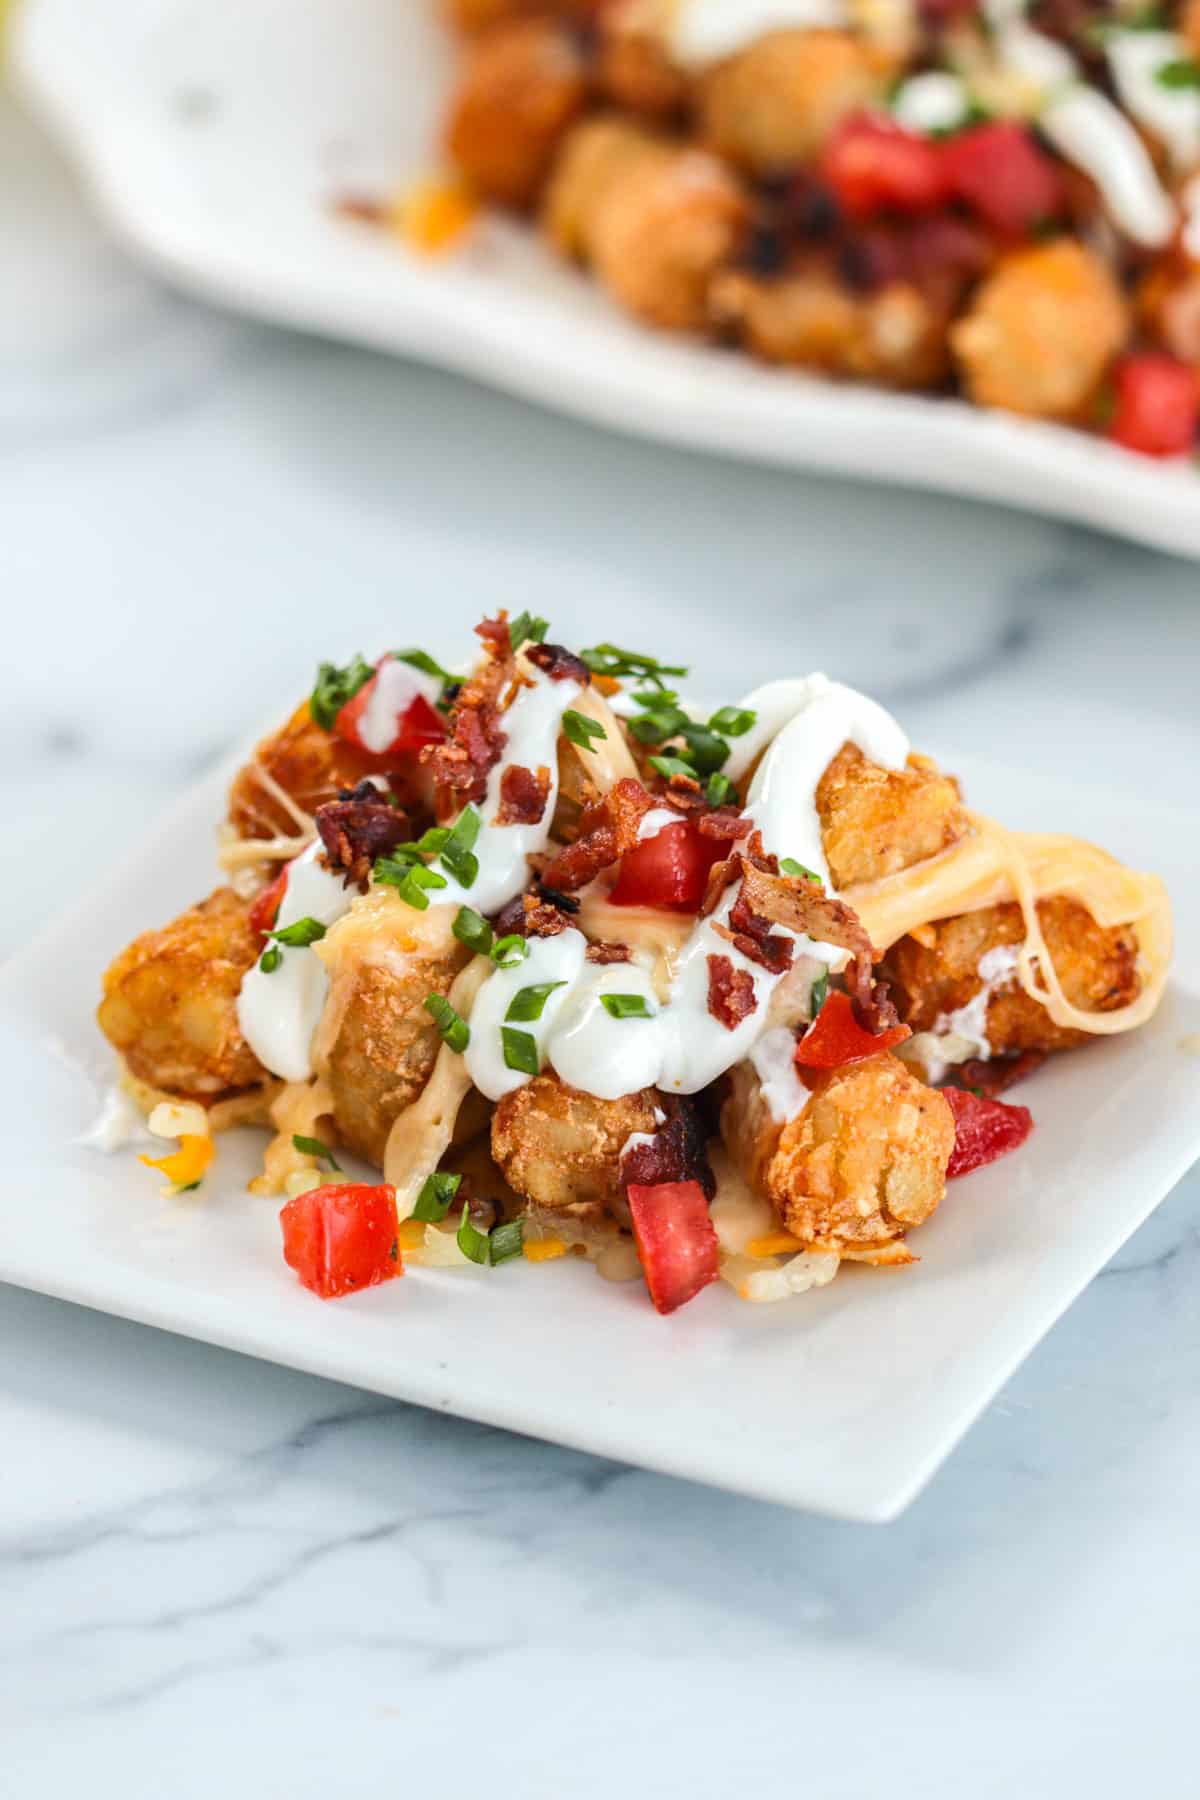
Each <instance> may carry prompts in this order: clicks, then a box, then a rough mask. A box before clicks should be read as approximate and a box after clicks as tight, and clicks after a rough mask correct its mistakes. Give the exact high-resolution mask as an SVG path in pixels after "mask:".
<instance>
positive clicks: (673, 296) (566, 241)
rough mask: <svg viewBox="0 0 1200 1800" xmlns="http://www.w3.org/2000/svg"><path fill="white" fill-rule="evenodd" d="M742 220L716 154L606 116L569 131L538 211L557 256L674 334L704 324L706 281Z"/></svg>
mask: <svg viewBox="0 0 1200 1800" xmlns="http://www.w3.org/2000/svg"><path fill="white" fill-rule="evenodd" d="M746 217H747V210H746V202H745V198H744V196H743V194H742V192H741V189H740V188H739V186H738V184H737V182H736V181H735V180H734V178H733V177H732V176H731V175H730V173H729V172H728V171H727V170H726V169H725V168H724V167H723V166H722V165H721V164H720V163H719V162H718V161H717V160H716V158H715V157H712V156H709V155H707V154H706V153H705V152H704V151H703V150H697V149H689V148H680V147H679V146H677V145H674V144H671V143H668V142H666V141H665V140H663V139H660V138H656V137H653V136H651V135H650V134H649V133H648V132H646V131H643V130H641V129H640V128H639V127H637V126H634V125H629V124H626V123H624V122H622V121H621V120H618V119H610V118H596V119H588V120H585V121H584V122H583V123H582V124H579V125H576V126H575V127H574V128H573V129H572V130H571V131H570V132H569V133H568V135H567V138H566V141H565V143H564V146H563V150H562V153H561V154H560V156H559V159H558V162H557V164H556V165H555V169H554V174H553V176H552V178H551V180H550V184H549V186H548V188H547V191H546V199H545V205H544V209H543V222H544V224H545V228H546V231H547V232H548V234H549V236H550V237H551V238H552V239H553V241H554V243H555V244H556V245H557V247H558V248H559V249H560V250H561V251H563V252H564V253H565V254H566V255H568V256H578V257H581V258H582V259H583V260H584V261H585V262H589V263H591V264H592V266H593V267H594V269H595V271H596V274H597V275H598V276H599V278H600V280H601V281H602V282H603V283H604V284H605V286H606V287H607V288H608V289H609V291H610V293H611V294H612V295H613V297H614V298H615V299H617V300H619V301H620V302H621V304H622V305H623V306H626V307H627V308H628V309H629V311H630V312H632V313H635V314H636V315H637V316H638V317H639V318H642V319H645V320H647V321H648V322H649V323H651V324H654V325H662V326H666V327H668V328H671V329H675V330H680V331H690V330H699V329H701V328H702V327H703V326H704V325H705V324H706V323H707V319H708V290H709V285H710V283H711V281H712V278H713V276H714V274H715V273H716V271H717V270H718V269H719V268H721V267H722V266H723V265H724V264H725V263H727V262H728V261H729V259H730V258H731V256H732V255H733V253H734V251H735V249H736V247H737V244H738V242H739V240H740V238H741V235H742V232H743V229H744V227H745V223H746Z"/></svg>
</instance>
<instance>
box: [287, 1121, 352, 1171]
mask: <svg viewBox="0 0 1200 1800" xmlns="http://www.w3.org/2000/svg"><path fill="white" fill-rule="evenodd" d="M292 1144H293V1147H294V1148H295V1149H297V1150H299V1151H300V1153H301V1155H302V1156H315V1157H316V1158H317V1160H318V1161H319V1162H327V1163H328V1164H329V1167H330V1168H331V1169H332V1170H333V1171H334V1173H335V1174H337V1175H340V1174H341V1172H342V1171H341V1169H340V1168H339V1167H338V1160H337V1157H336V1156H335V1155H334V1154H333V1151H332V1150H331V1149H330V1148H329V1145H328V1144H323V1143H322V1142H321V1140H320V1138H313V1137H301V1136H300V1135H299V1133H298V1132H295V1131H293V1133H292Z"/></svg>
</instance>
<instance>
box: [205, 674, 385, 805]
mask: <svg viewBox="0 0 1200 1800" xmlns="http://www.w3.org/2000/svg"><path fill="white" fill-rule="evenodd" d="M371 766H372V764H371V758H369V757H367V756H364V755H363V754H362V752H361V751H359V750H356V749H355V748H354V747H353V745H351V744H347V743H346V742H345V741H344V739H342V738H340V737H336V736H334V734H333V733H332V732H329V731H324V730H322V728H321V726H319V725H318V724H317V723H316V721H315V719H314V718H313V716H312V714H311V713H310V712H309V710H308V702H307V700H306V701H305V702H304V704H303V705H302V706H298V707H297V708H296V710H295V712H294V713H293V714H292V716H291V718H290V719H289V720H288V721H287V724H286V725H283V726H281V727H280V729H279V730H278V731H276V732H273V733H272V735H271V736H270V737H266V738H264V739H263V740H262V742H261V743H260V744H259V745H258V746H257V748H256V749H255V752H254V755H253V756H252V757H251V759H250V761H249V762H248V763H247V764H246V765H245V767H244V768H243V769H241V770H240V771H239V772H238V774H237V775H236V777H235V778H234V782H233V786H232V787H231V788H230V790H229V822H230V824H231V825H232V826H233V828H234V830H235V831H236V833H237V835H238V836H239V837H242V838H265V837H274V836H275V834H276V833H283V834H285V835H286V834H288V833H294V832H295V831H296V829H297V819H296V815H295V813H294V812H292V811H289V809H288V807H287V806H286V805H285V804H284V802H283V801H282V800H281V799H280V798H279V795H278V793H277V791H276V790H278V789H282V791H283V794H284V795H285V796H286V797H287V798H288V799H290V800H291V801H292V802H293V804H294V805H295V806H296V807H298V808H299V810H300V812H301V813H308V814H312V813H314V812H315V811H316V810H317V807H318V806H323V805H324V804H325V802H326V801H328V800H336V799H337V796H338V793H339V791H340V790H341V789H342V788H346V787H353V786H354V784H355V782H357V781H361V779H362V777H363V776H364V775H365V774H366V773H367V771H368V770H369V768H370V767H371Z"/></svg>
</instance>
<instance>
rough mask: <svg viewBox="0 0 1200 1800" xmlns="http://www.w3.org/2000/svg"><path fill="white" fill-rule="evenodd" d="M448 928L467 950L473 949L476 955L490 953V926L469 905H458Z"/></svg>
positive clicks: (487, 954)
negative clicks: (452, 921) (451, 923)
mask: <svg viewBox="0 0 1200 1800" xmlns="http://www.w3.org/2000/svg"><path fill="white" fill-rule="evenodd" d="M450 929H451V931H453V933H454V935H455V937H456V938H457V939H458V941H459V943H460V944H465V945H466V946H467V949H468V950H474V951H475V953H476V955H477V956H489V955H490V954H491V951H492V928H491V926H490V925H489V924H488V922H487V920H486V919H485V918H484V917H483V916H482V914H480V913H477V912H474V911H473V910H472V909H471V907H469V906H460V907H459V909H458V911H457V912H456V913H455V915H454V923H453V925H452V926H451V927H450Z"/></svg>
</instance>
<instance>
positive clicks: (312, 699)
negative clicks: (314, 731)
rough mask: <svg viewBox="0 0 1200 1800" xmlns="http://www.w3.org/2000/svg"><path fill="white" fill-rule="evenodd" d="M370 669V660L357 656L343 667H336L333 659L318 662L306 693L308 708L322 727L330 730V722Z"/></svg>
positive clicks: (371, 673) (370, 674)
mask: <svg viewBox="0 0 1200 1800" xmlns="http://www.w3.org/2000/svg"><path fill="white" fill-rule="evenodd" d="M374 673H375V670H374V669H373V668H372V666H371V664H370V663H369V662H365V661H364V660H363V658H362V657H361V656H355V657H352V658H351V660H350V661H349V662H348V663H347V664H346V666H345V668H344V669H339V668H338V666H337V664H336V663H322V664H321V666H320V668H319V669H318V670H317V680H316V685H315V686H314V688H313V691H312V693H311V694H310V696H309V701H308V710H309V712H310V713H311V714H312V716H313V718H314V719H315V720H316V722H317V724H318V725H319V726H320V727H321V729H322V731H332V730H333V722H334V720H335V719H336V718H337V716H338V714H339V713H340V712H341V710H342V708H343V706H345V704H346V702H347V700H353V698H354V696H355V694H357V692H358V690H359V688H360V687H364V686H365V685H366V683H367V682H368V681H370V679H371V677H372V675H373V674H374Z"/></svg>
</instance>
